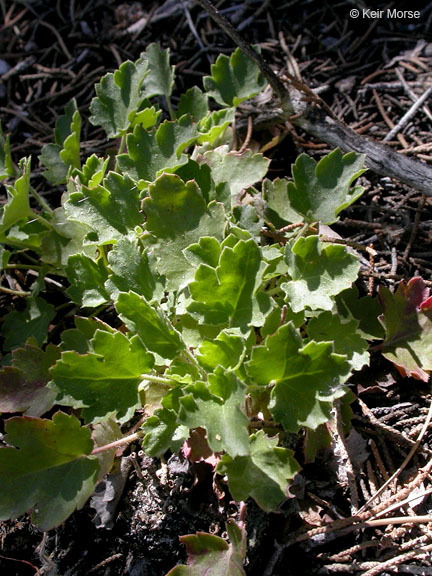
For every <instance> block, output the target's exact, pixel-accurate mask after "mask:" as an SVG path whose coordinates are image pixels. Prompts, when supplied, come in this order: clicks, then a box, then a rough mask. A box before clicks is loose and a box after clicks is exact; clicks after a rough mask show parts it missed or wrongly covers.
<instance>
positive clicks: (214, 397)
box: [179, 368, 249, 457]
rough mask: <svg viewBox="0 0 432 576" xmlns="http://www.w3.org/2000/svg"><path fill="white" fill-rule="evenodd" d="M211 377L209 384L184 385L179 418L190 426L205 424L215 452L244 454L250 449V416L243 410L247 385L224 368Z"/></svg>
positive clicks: (202, 425)
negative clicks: (248, 427)
mask: <svg viewBox="0 0 432 576" xmlns="http://www.w3.org/2000/svg"><path fill="white" fill-rule="evenodd" d="M208 379H209V384H208V386H207V385H206V384H205V383H204V382H196V383H195V384H192V385H190V386H187V387H186V388H185V389H184V393H185V395H184V396H183V397H182V398H180V412H179V419H180V422H181V423H182V424H184V425H185V426H187V427H188V428H190V429H192V428H198V427H201V428H205V429H206V431H207V440H208V443H209V446H210V448H211V449H212V450H213V452H222V451H226V452H228V453H229V454H230V455H231V456H232V457H235V456H244V455H246V454H248V453H249V434H248V429H247V425H248V419H247V417H246V415H245V414H244V412H243V405H244V401H245V385H244V384H243V383H242V382H240V380H238V379H237V378H236V377H235V376H234V374H233V373H230V372H225V371H224V370H222V369H221V368H219V369H217V370H216V371H215V373H214V374H209V376H208Z"/></svg>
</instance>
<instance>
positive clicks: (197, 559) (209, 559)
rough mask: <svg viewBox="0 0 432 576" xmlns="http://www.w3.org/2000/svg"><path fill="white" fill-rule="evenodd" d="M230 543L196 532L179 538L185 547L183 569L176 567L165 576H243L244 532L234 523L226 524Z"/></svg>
mask: <svg viewBox="0 0 432 576" xmlns="http://www.w3.org/2000/svg"><path fill="white" fill-rule="evenodd" d="M227 531H228V535H229V539H230V542H231V543H230V544H228V542H226V541H225V540H224V539H223V538H220V537H219V536H215V535H214V534H206V533H205V532H197V533H196V535H195V534H188V535H186V536H180V541H181V542H182V543H183V544H184V545H185V546H186V551H187V555H188V560H187V566H185V565H183V564H180V565H178V566H175V567H174V568H173V569H172V570H170V571H169V572H168V574H167V575H166V576H246V572H245V571H244V570H243V568H242V566H243V562H244V560H245V557H246V531H245V529H244V528H243V527H240V526H238V525H237V524H236V523H235V522H234V520H229V521H228V523H227Z"/></svg>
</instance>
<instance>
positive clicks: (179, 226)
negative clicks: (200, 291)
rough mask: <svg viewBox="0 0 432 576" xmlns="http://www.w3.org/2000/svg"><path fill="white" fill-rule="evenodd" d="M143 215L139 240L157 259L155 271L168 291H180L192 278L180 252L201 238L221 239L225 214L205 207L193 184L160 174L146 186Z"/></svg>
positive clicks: (218, 207) (215, 206) (220, 208)
mask: <svg viewBox="0 0 432 576" xmlns="http://www.w3.org/2000/svg"><path fill="white" fill-rule="evenodd" d="M143 211H144V213H145V214H146V216H147V221H146V224H145V229H146V231H147V232H148V233H149V235H151V236H148V237H147V238H144V239H143V241H144V242H146V244H147V245H148V247H149V250H151V251H152V252H154V254H155V255H156V256H157V259H158V260H157V268H158V271H159V273H160V274H161V275H164V276H166V278H167V286H166V288H167V289H168V290H177V289H179V288H183V287H184V286H186V284H187V283H188V282H189V281H190V280H191V279H192V278H193V275H194V272H195V270H194V268H193V266H191V264H190V262H188V261H187V260H186V258H185V256H184V254H183V250H184V249H185V248H187V247H188V246H190V245H191V244H194V243H196V242H198V240H199V239H200V238H201V237H202V236H212V237H214V238H216V239H217V240H222V238H223V234H224V228H225V212H224V208H223V206H222V205H221V204H217V203H215V202H212V203H210V204H209V206H207V203H206V201H205V199H204V198H203V195H202V193H201V191H200V190H199V188H198V187H197V185H196V184H195V182H193V181H190V182H187V183H186V184H185V183H184V182H183V181H182V180H181V179H180V178H179V177H178V176H176V175H174V174H163V175H162V176H160V177H159V178H158V179H157V180H156V182H154V184H152V185H151V186H149V197H148V198H145V199H144V200H143Z"/></svg>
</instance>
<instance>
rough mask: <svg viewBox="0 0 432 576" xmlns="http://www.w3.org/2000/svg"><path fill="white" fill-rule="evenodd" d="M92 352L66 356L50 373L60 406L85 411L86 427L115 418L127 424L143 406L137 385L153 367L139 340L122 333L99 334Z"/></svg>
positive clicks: (69, 353)
mask: <svg viewBox="0 0 432 576" xmlns="http://www.w3.org/2000/svg"><path fill="white" fill-rule="evenodd" d="M90 345H91V347H92V350H93V351H92V352H90V353H88V354H77V353H76V352H69V351H68V352H63V354H62V356H61V360H59V362H57V364H56V365H55V366H54V368H52V369H51V375H52V376H53V379H54V383H55V386H56V388H57V389H58V390H59V393H60V397H59V398H58V400H57V403H58V404H61V405H63V406H72V407H73V408H82V416H83V418H84V421H85V422H86V423H89V422H99V421H101V420H105V419H107V418H109V417H110V416H111V415H116V417H117V419H118V420H119V422H122V423H123V422H126V421H127V420H130V418H131V417H132V416H133V414H134V412H135V410H136V409H137V407H138V406H139V405H140V404H139V398H138V385H139V383H140V382H141V380H142V375H143V374H145V373H146V372H148V371H149V370H150V369H151V368H152V366H153V357H152V356H151V355H150V354H148V353H147V352H146V351H145V349H144V347H143V345H142V342H141V340H140V339H139V338H138V337H134V338H132V339H131V340H130V341H129V340H128V339H127V337H126V336H125V335H124V334H122V333H121V332H114V333H110V332H105V331H101V330H97V331H96V333H95V335H94V338H93V339H92V340H91V342H90Z"/></svg>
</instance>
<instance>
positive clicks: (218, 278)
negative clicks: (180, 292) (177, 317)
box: [188, 239, 261, 329]
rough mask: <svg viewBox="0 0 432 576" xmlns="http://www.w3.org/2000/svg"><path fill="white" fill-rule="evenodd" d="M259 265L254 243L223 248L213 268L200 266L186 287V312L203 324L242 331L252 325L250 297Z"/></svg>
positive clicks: (259, 260)
mask: <svg viewBox="0 0 432 576" xmlns="http://www.w3.org/2000/svg"><path fill="white" fill-rule="evenodd" d="M260 264H261V255H260V250H259V248H258V246H257V245H256V244H255V242H254V240H252V239H249V240H246V241H244V240H241V241H239V242H237V244H236V245H235V246H234V248H231V247H229V246H225V247H224V248H223V250H222V251H221V253H220V258H219V263H218V266H217V267H216V268H212V267H211V266H209V265H207V264H201V265H200V266H199V267H198V270H197V271H196V274H195V280H194V281H193V282H191V284H190V285H189V290H190V294H191V297H192V300H193V301H192V302H191V304H189V306H188V310H189V311H190V312H192V313H194V314H197V315H199V316H200V317H201V318H202V319H203V321H204V322H205V323H206V324H226V323H228V324H229V326H230V327H240V328H243V329H244V328H246V327H247V326H249V325H251V324H253V322H254V310H253V295H254V291H255V289H256V283H257V276H258V272H259V269H260Z"/></svg>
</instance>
